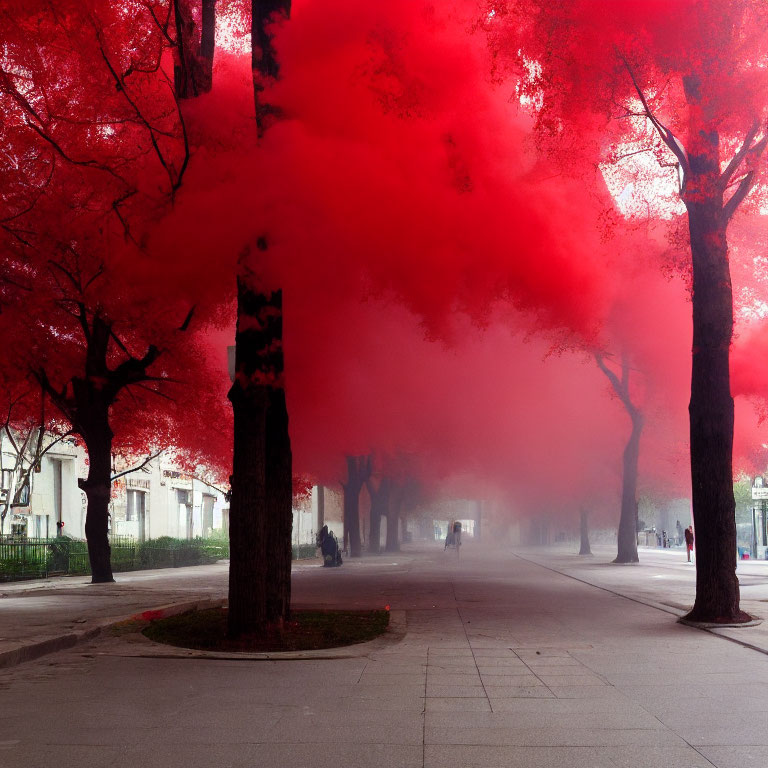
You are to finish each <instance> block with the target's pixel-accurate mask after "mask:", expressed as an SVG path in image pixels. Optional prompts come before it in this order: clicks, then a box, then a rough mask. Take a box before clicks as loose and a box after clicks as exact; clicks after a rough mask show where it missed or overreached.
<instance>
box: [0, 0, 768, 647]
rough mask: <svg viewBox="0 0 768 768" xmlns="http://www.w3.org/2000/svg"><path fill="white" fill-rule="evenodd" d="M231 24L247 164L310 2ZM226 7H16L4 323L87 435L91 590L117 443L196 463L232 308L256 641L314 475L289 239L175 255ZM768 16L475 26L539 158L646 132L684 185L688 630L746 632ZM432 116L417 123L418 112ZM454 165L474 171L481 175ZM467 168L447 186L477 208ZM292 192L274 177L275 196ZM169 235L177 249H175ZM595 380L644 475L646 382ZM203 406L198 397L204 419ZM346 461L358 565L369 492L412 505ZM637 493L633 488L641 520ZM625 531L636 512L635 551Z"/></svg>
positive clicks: (202, 152) (544, 7)
mask: <svg viewBox="0 0 768 768" xmlns="http://www.w3.org/2000/svg"><path fill="white" fill-rule="evenodd" d="M228 11H229V12H230V13H234V14H236V15H238V14H239V15H240V16H241V17H247V16H250V31H251V37H250V58H251V72H252V83H253V100H252V116H253V126H252V136H245V137H240V140H241V141H242V151H243V153H253V154H258V153H259V152H262V151H264V150H263V146H264V142H265V141H266V140H267V139H268V138H269V131H270V126H272V125H274V124H275V122H276V121H279V120H280V119H281V117H282V114H281V110H280V109H279V108H277V107H276V106H275V105H274V104H273V103H272V102H271V100H270V99H271V97H270V95H269V94H270V88H271V87H272V85H273V84H275V83H276V82H277V80H278V77H279V74H280V70H279V67H278V56H277V51H276V48H275V36H276V35H279V33H280V29H281V28H282V27H283V26H284V25H285V24H286V21H287V18H288V16H289V13H290V2H288V0H263V1H260V0H251V2H249V3H245V4H244V5H242V6H241V5H240V4H238V3H234V4H231V5H230V6H228ZM216 14H217V6H216V3H215V2H214V0H200V1H199V2H196V1H195V2H193V0H163V1H161V2H144V1H143V0H142V2H139V1H138V0H136V2H134V0H125V2H123V3H113V4H104V3H101V2H98V1H97V0H84V1H83V2H79V3H74V2H71V1H70V0H55V1H54V2H51V0H33V1H32V2H29V0H11V2H10V3H6V4H5V5H4V7H3V9H2V10H0V21H1V22H2V24H3V30H4V33H3V34H4V41H3V42H4V45H3V47H2V54H1V56H2V59H1V60H0V99H1V100H2V101H1V103H0V105H1V107H2V111H3V120H2V122H1V123H0V134H1V135H0V139H1V140H2V143H3V147H4V152H3V154H2V156H0V164H2V167H1V168H0V171H2V174H3V188H2V194H1V195H0V200H1V203H2V209H0V234H1V235H2V238H3V241H2V248H3V251H2V257H3V277H2V282H1V283H0V303H1V304H2V313H0V332H2V334H3V337H4V338H6V337H7V338H11V337H12V338H14V339H15V340H16V341H15V342H14V344H13V345H12V347H11V348H9V349H8V350H7V355H8V359H9V360H10V361H12V362H11V366H10V367H11V369H12V370H13V371H15V373H16V379H17V383H23V382H33V383H36V385H37V386H39V387H40V388H41V389H42V391H43V392H44V393H45V395H46V397H47V398H48V400H49V401H50V402H51V403H53V405H54V406H55V407H56V409H57V415H56V419H55V420H58V421H60V422H62V423H65V424H66V428H68V429H71V431H72V432H73V433H75V434H77V435H79V436H81V437H82V439H83V440H84V441H85V443H86V446H87V449H88V454H89V474H88V477H87V478H83V479H82V481H81V487H82V488H83V490H84V492H85V493H86V495H87V498H88V513H87V524H86V532H87V536H88V544H89V554H90V558H91V564H92V569H93V576H94V581H95V582H107V581H111V580H112V573H111V568H110V565H109V543H108V539H107V516H108V502H109V496H110V456H111V453H112V451H113V449H114V448H115V441H117V444H118V447H120V446H122V447H123V448H124V449H125V450H127V451H129V450H131V449H134V450H135V449H136V448H137V447H138V446H141V448H142V450H146V447H147V446H148V445H149V444H151V443H152V442H153V441H154V442H156V441H158V440H161V441H162V443H163V444H166V443H168V442H174V443H177V444H178V443H180V444H181V447H182V448H184V447H186V446H189V448H190V451H192V450H194V444H195V442H196V438H197V434H196V433H195V429H193V428H192V427H191V426H190V425H186V426H185V425H184V419H185V418H189V417H188V416H187V415H186V414H198V418H202V416H201V413H200V412H201V410H202V409H201V408H200V407H199V405H200V403H201V402H203V401H205V402H206V403H210V402H212V400H211V399H205V400H204V398H203V395H202V394H201V390H204V389H205V386H206V382H209V381H211V380H212V379H215V377H213V376H209V375H207V372H206V371H204V370H203V368H204V365H205V363H204V360H206V359H207V356H206V355H201V354H199V351H200V345H201V344H203V343H204V342H203V340H202V334H203V333H204V331H205V330H206V329H207V328H208V327H209V325H210V323H213V322H221V317H222V315H223V313H225V312H226V311H227V310H228V309H229V308H231V306H232V304H234V303H236V315H237V333H236V340H235V346H236V355H235V357H236V361H235V376H234V381H233V383H232V387H231V389H230V390H229V400H230V402H231V404H232V410H233V414H234V436H233V440H232V442H231V444H230V449H226V450H221V449H220V446H217V448H219V450H217V451H216V456H215V457H212V460H213V461H214V462H217V461H218V463H219V464H220V465H221V466H222V467H226V466H228V465H229V461H230V455H231V453H232V450H231V446H232V445H233V455H232V458H231V462H232V464H231V466H232V473H231V488H232V498H231V507H230V515H231V518H230V519H231V537H232V546H231V553H232V560H231V571H230V612H229V621H230V632H231V633H232V634H233V635H236V634H242V633H248V632H259V631H262V630H263V629H264V628H265V626H266V625H267V624H268V623H273V624H279V623H280V622H282V621H283V620H284V619H285V618H286V617H287V614H288V610H289V606H290V522H291V489H292V482H291V480H292V478H291V475H292V470H291V445H290V439H289V435H288V412H287V406H286V399H285V390H284V360H283V347H282V335H283V316H282V311H283V293H282V289H283V286H282V285H281V284H280V281H279V280H278V279H275V278H274V275H273V274H272V273H270V271H269V269H267V267H266V265H267V263H268V261H269V257H270V256H271V253H272V249H273V247H274V240H273V237H272V233H271V231H269V228H268V227H266V228H264V229H263V230H259V231H252V232H249V234H248V235H247V236H246V237H244V238H243V241H242V242H240V243H238V245H237V247H236V248H233V247H232V245H231V243H230V244H229V245H228V246H227V247H228V248H229V250H236V252H233V253H227V254H224V255H223V257H222V258H221V259H220V262H221V263H218V262H219V259H218V254H208V255H207V258H206V259H195V258H192V257H191V256H190V257H187V254H185V253H180V252H179V251H180V250H182V249H179V248H177V247H175V245H174V235H175V236H176V239H177V240H178V241H184V237H185V233H184V232H181V231H176V232H174V227H175V226H183V222H180V221H179V220H177V219H175V218H174V212H175V211H176V210H177V207H178V206H179V204H180V200H181V199H182V198H183V197H184V196H185V193H188V192H189V185H190V184H193V183H194V184H199V183H200V182H199V179H200V178H204V176H203V175H200V176H197V177H196V176H195V174H196V173H201V174H202V169H203V168H204V167H205V165H206V162H207V159H206V158H207V157H208V155H207V153H208V152H209V151H210V149H211V146H214V145H216V143H217V142H220V141H221V134H215V135H213V132H214V131H215V123H216V115H212V114H210V113H209V110H210V109H212V105H213V104H214V102H212V101H211V100H210V98H209V97H208V95H209V92H211V91H212V89H213V90H215V87H216V85H217V84H216V82H215V78H216V68H215V67H214V66H213V62H214V57H215V52H214V48H215V44H214V43H215V31H216V28H217V17H216ZM395 21H396V20H395ZM765 22H766V11H765V7H764V4H763V3H761V2H760V1H759V0H690V1H688V0H686V2H683V3H679V4H677V5H676V6H675V9H674V12H670V13H667V9H665V10H664V11H663V12H661V11H659V9H658V7H657V5H656V4H650V5H648V6H647V7H646V6H644V5H643V4H642V3H640V4H635V3H632V4H626V6H624V5H622V6H621V7H619V8H617V9H615V13H612V14H605V13H604V9H603V7H602V4H601V3H595V2H592V1H591V0H578V1H577V2H573V3H567V4H556V5H554V6H553V5H552V4H551V3H549V2H545V0H508V2H494V3H492V4H490V5H489V7H488V8H487V9H486V12H485V13H484V15H483V19H482V21H481V23H480V24H479V25H478V26H479V27H482V28H483V29H485V30H486V31H487V33H488V35H489V39H490V42H491V47H492V49H493V50H494V53H495V54H496V55H495V57H494V60H495V61H496V63H497V66H499V67H500V66H501V65H502V64H503V63H507V64H508V65H509V66H510V68H511V70H512V71H513V72H514V75H515V82H516V88H517V92H518V95H519V96H521V97H524V100H525V101H526V103H528V104H529V105H532V109H533V113H534V118H535V121H536V136H537V138H538V144H539V149H540V150H541V152H542V153H543V154H546V155H547V156H548V157H549V158H550V161H551V162H555V163H557V164H558V165H559V170H560V172H561V173H567V174H573V175H577V174H578V173H579V172H580V170H581V169H583V168H585V167H590V168H594V166H595V165H596V164H599V163H601V162H605V159H606V156H607V155H611V152H612V150H614V149H615V147H616V145H617V144H618V143H620V142H622V141H624V142H625V141H627V140H628V139H632V140H633V141H641V142H643V141H644V142H645V144H646V145H647V147H646V149H647V150H648V151H649V152H651V153H652V155H653V156H655V157H658V158H659V160H660V162H661V164H662V165H663V166H665V167H667V166H669V167H671V168H672V169H673V171H674V173H675V174H676V179H677V182H678V193H679V197H680V200H681V201H682V203H683V205H684V207H685V209H686V213H687V217H688V235H689V243H690V264H689V267H690V276H691V285H692V298H693V355H692V378H691V401H690V408H689V410H690V445H691V476H692V486H693V509H694V520H695V525H696V530H697V545H698V555H699V556H698V559H697V597H696V604H695V606H694V609H693V611H692V613H691V615H690V617H691V618H693V619H700V620H715V621H741V620H743V619H745V618H746V617H745V615H744V614H743V613H742V612H741V611H740V608H739V592H738V581H737V579H736V575H735V525H734V502H733V490H732V446H733V399H732V397H731V393H730V384H729V350H730V344H731V339H732V333H733V297H732V289H731V282H730V274H729V262H728V247H727V229H728V225H729V223H730V222H731V220H732V219H733V217H734V215H735V214H736V211H737V210H738V209H740V208H742V207H743V206H744V205H748V204H749V203H750V202H751V201H752V200H753V199H754V197H755V195H754V193H753V190H755V189H756V188H758V189H759V188H760V187H761V181H762V178H763V177H762V174H763V173H764V168H765V163H764V161H763V156H764V150H765V147H766V144H768V125H767V124H766V117H767V113H768V101H767V100H766V98H765V93H766V92H768V89H766V87H765V86H766V83H765V77H766V74H765V71H766V70H765V68H764V67H762V66H761V65H760V64H759V63H760V62H762V61H764V59H765V57H766V55H768V37H767V36H768V33H767V32H766V29H768V25H766V23H765ZM628 30H631V32H628ZM755 62H758V64H755ZM171 72H172V74H171ZM497 74H498V72H497ZM413 92H414V93H418V92H419V91H418V88H415V89H414V91H413ZM405 95H406V96H408V97H409V98H410V97H411V96H413V94H412V93H410V91H409V92H408V93H406V94H405ZM735 95H736V96H735ZM401 96H402V94H401ZM401 101H402V99H401ZM395 106H397V107H398V108H400V107H402V104H401V103H398V104H396V105H395ZM406 106H407V105H406ZM416 107H417V105H411V107H410V108H407V109H404V110H403V115H402V119H404V120H408V119H416V118H415V117H414V115H417V114H418V113H419V110H418V109H417V108H416ZM383 108H384V109H391V108H392V105H391V104H389V105H386V104H385V105H384V107H383ZM426 111H427V112H428V110H426ZM649 126H650V129H649ZM449 139H450V137H449ZM452 142H453V140H452V139H450V140H449V141H448V142H447V144H448V146H449V147H452V146H453V143H452ZM451 151H453V150H451ZM643 151H644V150H643ZM459 159H460V158H459ZM451 163H452V168H453V169H454V171H456V168H457V167H458V166H459V165H460V163H459V162H458V160H457V159H456V158H453V159H452V160H451ZM459 170H460V169H459ZM457 173H458V172H457ZM454 175H456V174H454ZM465 175H466V174H461V173H458V176H459V177H460V178H458V179H456V178H454V179H453V180H452V182H451V183H452V184H454V185H458V186H459V187H460V189H459V190H458V191H459V192H460V194H462V195H469V194H471V191H472V185H471V179H469V178H464V176H465ZM196 179H198V181H195V180H196ZM273 181H274V179H270V178H269V177H267V176H265V177H261V178H258V179H253V183H254V184H255V185H260V188H261V191H262V193H263V194H262V196H261V198H262V199H267V200H268V197H269V190H270V189H271V186H270V185H271V184H272V183H273ZM462 199H463V198H462ZM654 215H655V216H657V217H659V216H661V213H659V212H654ZM664 215H667V214H666V212H665V213H664ZM158 231H161V232H162V237H161V238H160V240H161V241H162V242H164V243H166V244H167V246H168V247H167V249H166V250H165V251H164V252H160V253H159V252H158V251H157V249H156V247H153V243H155V242H156V241H157V232H158ZM214 260H216V262H217V263H216V264H214V263H213V262H214ZM480 282H482V281H480ZM158 286H162V290H158ZM536 300H537V297H536V296H534V297H529V302H528V304H527V305H526V306H531V305H533V306H536ZM449 303H450V302H449ZM598 365H601V368H602V369H603V372H604V373H606V375H607V376H608V378H609V379H610V381H611V384H612V386H613V387H614V389H615V391H616V393H617V394H618V396H619V397H620V398H621V399H622V401H623V402H624V404H625V406H626V407H627V409H628V411H629V413H630V416H632V421H633V427H634V430H633V438H632V440H631V441H630V446H628V448H627V454H626V455H625V467H626V468H627V471H629V469H630V464H631V463H632V462H634V463H635V466H636V457H637V440H639V434H640V429H641V428H642V419H641V416H640V414H639V412H637V409H636V406H635V404H634V403H633V402H632V401H631V399H630V398H629V389H628V372H629V368H628V367H627V368H626V370H625V368H624V366H623V365H622V374H621V376H619V375H617V374H616V373H615V372H613V371H612V370H611V369H609V368H608V367H607V366H605V364H604V362H602V358H601V357H600V356H598ZM193 371H194V375H190V372H193ZM624 394H626V398H625V397H624ZM192 403H193V404H195V405H196V406H198V407H185V405H190V404H192ZM206 415H207V418H209V419H210V413H207V414H206ZM53 421H54V419H53V417H51V422H53ZM223 435H224V438H226V439H227V440H228V439H229V435H227V434H226V433H223ZM633 441H634V442H633ZM197 442H199V440H197ZM366 466H367V467H368V468H367V470H366ZM348 469H349V476H348V480H347V483H346V487H345V520H346V522H347V530H346V535H348V537H349V545H350V548H351V551H352V554H353V555H356V554H359V553H360V549H361V546H360V536H359V523H358V520H359V518H358V515H357V514H355V511H354V510H355V506H356V504H357V499H358V498H359V493H360V490H361V488H362V485H363V484H365V483H366V482H368V483H369V484H370V487H369V493H370V495H371V499H372V502H373V503H374V507H375V509H376V513H375V516H374V517H375V519H376V520H378V519H380V516H381V514H382V513H383V512H382V510H384V509H388V510H391V509H392V508H393V503H392V498H393V491H392V488H391V487H390V485H389V481H387V482H385V481H384V479H382V480H381V481H379V480H374V479H373V478H371V470H370V463H369V462H368V460H367V459H366V460H359V459H355V460H354V463H353V464H348ZM366 472H367V474H366ZM631 495H632V494H631V488H627V489H626V496H627V498H626V499H623V502H622V511H623V512H624V508H625V506H626V509H627V510H630V509H631V506H632V505H631V503H630V502H631V501H632V499H631V498H630V496H631ZM388 499H389V504H388V503H387V500H388ZM625 501H626V504H625V503H624V502H625ZM347 507H348V511H347ZM394 508H395V509H396V508H397V504H396V503H395V504H394ZM387 514H388V515H389V514H395V517H396V513H391V512H388V513H387ZM635 514H636V513H635ZM629 515H630V511H627V513H626V515H624V514H623V515H622V524H621V531H622V533H621V534H620V553H619V554H620V558H621V557H622V550H621V541H624V540H625V539H628V536H629V534H628V533H627V532H628V531H629V530H630V527H629V522H628V517H629ZM625 517H627V520H626V521H625ZM392 519H393V518H390V517H389V516H388V520H392ZM390 528H391V529H393V530H395V531H396V530H397V525H390V524H388V530H389V529H390ZM632 534H633V535H634V530H632ZM268 541H269V543H270V544H269V547H268V546H267V542H268ZM630 549H631V548H630ZM624 556H625V557H629V558H630V559H631V557H632V553H631V551H630V552H629V554H628V555H624Z"/></svg>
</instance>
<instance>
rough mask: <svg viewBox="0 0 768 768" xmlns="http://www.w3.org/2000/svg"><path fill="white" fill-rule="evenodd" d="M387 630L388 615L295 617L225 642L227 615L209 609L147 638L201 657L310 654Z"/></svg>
mask: <svg viewBox="0 0 768 768" xmlns="http://www.w3.org/2000/svg"><path fill="white" fill-rule="evenodd" d="M388 624H389V612H388V611H292V612H291V620H290V621H288V622H286V623H285V625H284V626H283V627H282V628H277V627H275V628H271V629H269V630H268V631H267V633H266V635H263V636H262V635H247V636H244V637H241V638H237V639H236V640H232V639H230V638H228V637H227V609H226V608H209V609H206V610H203V611H189V612H187V613H181V614H178V615H177V616H169V617H168V618H165V619H155V620H154V621H152V622H150V624H149V626H148V627H146V628H145V629H144V635H146V637H148V638H149V639H150V640H154V641H155V642H157V643H166V644H168V645H176V646H179V647H181V648H195V649H197V650H203V651H235V652H248V651H250V652H254V651H256V652H262V651H310V650H319V649H322V648H338V647H339V646H344V645H353V644H354V643H364V642H366V641H368V640H373V639H374V638H375V637H378V636H379V635H381V634H382V633H383V632H384V631H385V630H386V628H387V625H388Z"/></svg>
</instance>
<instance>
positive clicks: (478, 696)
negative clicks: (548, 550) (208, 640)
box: [0, 542, 768, 768]
mask: <svg viewBox="0 0 768 768" xmlns="http://www.w3.org/2000/svg"><path fill="white" fill-rule="evenodd" d="M462 550H463V551H462V557H461V560H460V561H457V560H456V559H455V558H448V557H445V556H444V553H443V552H442V551H440V550H439V549H430V550H426V551H423V552H416V551H410V552H406V553H403V554H400V555H394V556H393V555H385V556H381V557H377V558H374V557H372V558H365V559H363V561H362V562H353V563H351V564H350V565H349V567H347V564H346V563H345V566H344V567H343V568H341V569H330V570H328V569H321V568H306V569H304V570H303V571H301V573H300V574H298V575H297V578H296V580H295V584H294V587H295V596H296V600H297V601H299V602H302V603H305V604H315V605H377V604H381V603H384V602H386V603H389V604H391V606H392V608H393V610H404V611H405V612H406V616H407V633H406V635H405V637H403V639H402V640H401V641H400V642H397V643H395V644H392V645H387V646H385V647H378V648H377V649H375V650H366V649H365V648H362V649H357V650H356V649H350V653H349V655H348V656H347V657H345V658H334V659H313V660H303V661H295V660H294V661H288V660H285V661H283V660H279V661H262V662H250V661H228V660H227V661H225V660H203V659H168V658H161V657H153V656H152V654H151V652H149V653H147V655H146V656H145V657H137V656H136V655H135V654H134V655H129V654H127V653H126V651H125V648H124V646H123V645H121V644H120V642H119V641H117V640H115V639H114V638H109V637H106V636H103V637H99V638H96V639H94V640H93V641H91V642H89V643H87V644H85V645H82V646H78V647H76V648H72V649H70V650H67V651H63V652H61V653H58V654H54V655H52V656H48V657H46V658H44V659H40V660H38V661H35V662H30V663H28V664H23V665H20V666H17V667H14V668H10V669H6V670H0V708H1V709H2V711H3V713H4V716H3V718H0V765H2V766H3V768H21V766H25V768H26V767H27V766H33V768H49V766H50V767H51V768H53V766H56V767H57V768H68V767H69V766H72V767H73V768H74V766H77V768H89V767H90V766H94V767H95V766H99V768H101V766H110V765H111V766H133V765H134V764H136V763H139V764H141V765H142V768H155V766H157V768H160V767H161V766H162V768H175V766H179V767H180V768H181V766H184V767H185V768H190V767H191V768H195V767H196V766H201V768H202V766H215V767H216V768H224V767H226V766H230V767H231V768H241V767H242V768H246V766H248V768H254V767H255V768H258V767H260V766H264V767H265V768H266V767H267V766H270V767H272V766H306V767H307V768H326V767H327V768H331V766H333V768H338V766H350V767H351V766H354V767H355V768H357V767H358V766H359V767H360V768H367V767H368V766H392V767H393V768H394V767H396V768H410V767H411V766H414V767H417V766H420V767H421V768H425V767H427V768H459V767H461V768H475V767H477V768H480V766H482V767H483V768H488V767H490V768H495V767H498V768H501V767H502V766H504V768H518V767H521V768H522V767H523V766H531V767H533V766H536V767H539V766H542V767H543V768H550V767H557V768H559V767H560V766H562V768H574V767H575V768H581V767H582V766H583V767H584V768H608V767H609V766H610V767H612V768H613V767H616V766H625V767H626V768H666V766H670V768H671V767H672V766H674V768H704V767H705V766H708V767H709V766H717V767H718V768H736V766H740V767H741V766H745V767H746V768H758V766H759V768H764V766H765V765H767V764H768V728H766V726H768V657H766V656H765V655H764V654H762V653H758V652H755V651H753V650H750V649H747V648H744V647H742V646H740V645H737V644H734V643H731V642H728V641H726V640H725V639H723V638H720V637H716V636H714V635H712V634H709V633H705V632H701V631H699V630H696V629H692V628H689V627H685V626H682V625H680V624H677V623H675V621H674V616H672V615H671V614H668V613H665V612H663V611H660V610H657V609H655V608H653V607H650V606H648V605H644V604H642V603H639V602H635V601H632V600H627V599H625V598H623V597H620V596H619V595H617V594H612V593H611V592H607V591H605V590H604V589H596V588H595V587H592V586H588V585H586V584H584V583H581V582H579V581H576V580H574V579H573V578H569V577H567V576H564V575H561V574H559V573H555V572H553V571H552V570H548V569H546V568H543V567H541V566H539V565H536V564H534V563H532V562H529V561H526V560H522V559H520V558H518V557H515V556H514V555H512V554H510V553H500V552H485V551H481V550H479V548H478V547H476V546H475V547H473V546H472V543H471V542H470V543H468V544H467V546H466V547H463V548H462ZM635 572H636V573H638V574H642V573H643V572H642V571H640V570H637V571H635ZM217 578H219V577H217ZM214 581H215V579H214ZM211 588H212V589H215V588H219V589H220V588H221V585H220V584H219V586H217V587H211ZM0 603H2V601H1V600H0ZM0 615H1V614H0Z"/></svg>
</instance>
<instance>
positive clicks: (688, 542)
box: [685, 525, 693, 563]
mask: <svg viewBox="0 0 768 768" xmlns="http://www.w3.org/2000/svg"><path fill="white" fill-rule="evenodd" d="M685 550H686V552H687V553H688V562H689V563H690V562H691V551H692V550H693V526H692V525H689V526H688V527H687V528H686V529H685Z"/></svg>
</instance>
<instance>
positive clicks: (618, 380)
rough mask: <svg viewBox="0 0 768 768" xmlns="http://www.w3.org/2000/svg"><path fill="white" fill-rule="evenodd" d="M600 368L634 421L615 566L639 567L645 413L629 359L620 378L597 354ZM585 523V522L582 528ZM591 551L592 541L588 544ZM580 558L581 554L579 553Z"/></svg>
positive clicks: (624, 466)
mask: <svg viewBox="0 0 768 768" xmlns="http://www.w3.org/2000/svg"><path fill="white" fill-rule="evenodd" d="M595 362H596V363H597V367H598V368H599V369H600V370H601V371H602V372H603V373H604V374H605V375H606V377H607V379H608V381H610V382H611V387H612V388H613V391H614V392H615V393H616V395H617V397H618V398H619V400H621V403H622V405H623V406H624V408H625V409H626V411H627V413H628V414H629V418H630V419H631V420H632V431H631V432H630V435H629V440H628V441H627V445H626V447H625V448H624V456H623V460H622V474H621V515H620V517H619V533H618V542H617V543H618V552H617V554H616V559H615V560H614V561H613V562H614V563H636V562H638V561H639V558H638V556H637V465H638V461H639V459H640V435H641V434H642V431H643V413H642V411H641V410H640V408H638V406H637V405H635V403H633V402H632V396H631V394H630V390H629V374H630V370H631V368H630V365H629V356H628V355H627V354H626V352H625V353H623V354H622V356H621V377H619V376H617V375H616V373H615V372H614V371H612V370H611V369H610V368H609V367H608V366H607V365H606V363H605V359H604V357H603V355H602V354H601V353H600V352H596V353H595ZM583 524H584V522H583V521H582V525H583ZM587 548H589V541H587ZM580 554H581V553H580Z"/></svg>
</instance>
